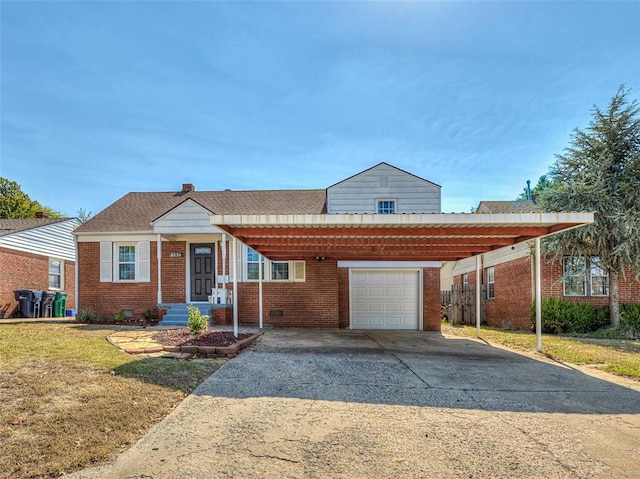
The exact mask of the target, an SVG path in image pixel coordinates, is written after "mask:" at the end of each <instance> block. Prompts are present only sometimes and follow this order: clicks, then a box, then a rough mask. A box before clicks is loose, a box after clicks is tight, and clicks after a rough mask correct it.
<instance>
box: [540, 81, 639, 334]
mask: <svg viewBox="0 0 640 479" xmlns="http://www.w3.org/2000/svg"><path fill="white" fill-rule="evenodd" d="M628 96H629V90H626V91H625V89H624V87H622V86H621V87H620V88H619V89H618V91H617V93H616V95H615V96H614V97H613V98H612V99H611V102H610V103H609V106H608V108H607V109H606V110H601V109H600V108H598V107H597V106H594V107H593V115H592V120H591V122H590V124H589V127H588V128H587V129H586V130H585V131H582V130H579V129H576V130H575V132H574V133H573V135H572V136H571V142H570V146H569V147H568V148H566V149H565V150H564V153H563V154H561V155H556V162H555V164H554V165H553V166H552V167H551V168H550V176H551V180H552V181H554V182H555V183H556V184H555V186H554V187H553V188H547V189H545V190H544V191H543V192H542V193H541V196H540V205H541V207H542V208H543V210H545V211H593V212H594V223H593V224H591V225H588V226H585V227H582V228H577V229H574V230H571V231H567V232H564V233H561V234H558V235H555V236H551V237H550V238H548V239H547V240H546V241H545V242H544V245H545V249H546V251H547V252H549V253H551V254H552V256H553V257H554V258H555V259H560V258H562V256H563V255H571V256H590V255H594V256H598V257H599V258H600V265H601V267H602V268H603V269H605V270H607V271H608V274H609V307H610V320H611V325H612V326H617V325H619V323H620V305H619V286H618V285H619V276H620V274H622V275H623V277H626V274H627V273H633V272H635V273H636V277H640V116H639V111H640V108H639V107H638V104H637V101H635V100H633V101H631V102H629V100H628Z"/></svg>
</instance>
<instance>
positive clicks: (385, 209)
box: [376, 199, 396, 214]
mask: <svg viewBox="0 0 640 479" xmlns="http://www.w3.org/2000/svg"><path fill="white" fill-rule="evenodd" d="M376 211H377V213H379V214H394V213H395V212H396V200H390V199H384V200H377V208H376Z"/></svg>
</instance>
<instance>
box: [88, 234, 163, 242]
mask: <svg viewBox="0 0 640 479" xmlns="http://www.w3.org/2000/svg"><path fill="white" fill-rule="evenodd" d="M157 240H158V235H156V234H149V233H131V234H129V233H122V232H120V233H112V234H109V233H99V234H95V233H94V234H91V235H89V234H86V233H85V234H82V235H76V241H77V242H78V243H97V242H100V241H114V242H120V241H157ZM163 241H165V240H164V239H163Z"/></svg>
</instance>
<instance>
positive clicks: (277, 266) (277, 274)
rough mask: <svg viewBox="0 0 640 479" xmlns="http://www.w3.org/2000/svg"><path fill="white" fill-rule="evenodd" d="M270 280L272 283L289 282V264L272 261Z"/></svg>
mask: <svg viewBox="0 0 640 479" xmlns="http://www.w3.org/2000/svg"><path fill="white" fill-rule="evenodd" d="M271 279H272V280H273V281H289V262H288V261H273V262H272V263H271Z"/></svg>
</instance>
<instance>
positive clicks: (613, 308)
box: [609, 270, 620, 328]
mask: <svg viewBox="0 0 640 479" xmlns="http://www.w3.org/2000/svg"><path fill="white" fill-rule="evenodd" d="M618 285H619V281H618V272H617V271H613V270H610V271H609V319H610V321H611V326H612V327H614V328H616V327H618V326H620V295H619V288H618Z"/></svg>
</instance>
